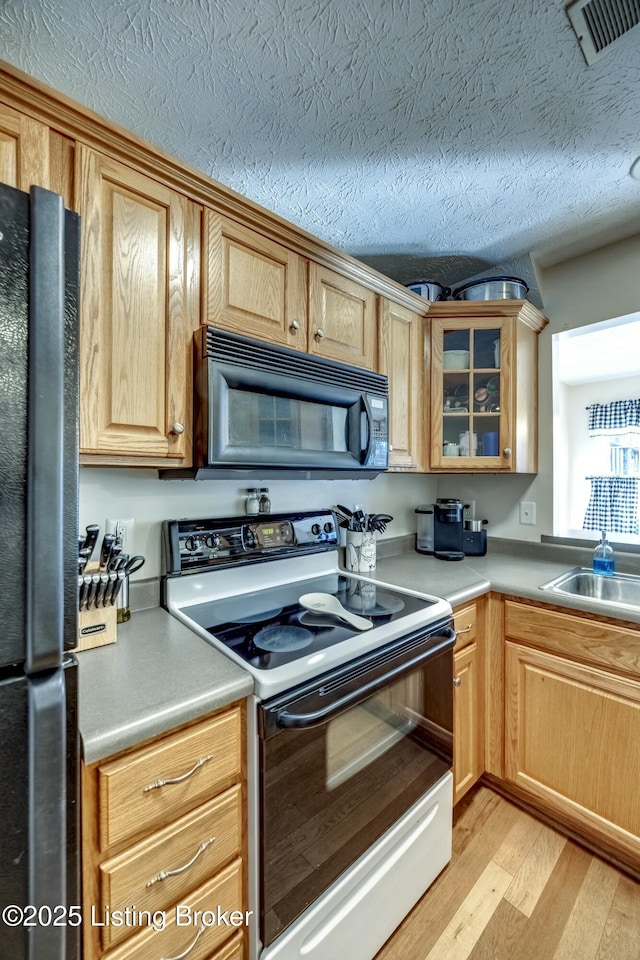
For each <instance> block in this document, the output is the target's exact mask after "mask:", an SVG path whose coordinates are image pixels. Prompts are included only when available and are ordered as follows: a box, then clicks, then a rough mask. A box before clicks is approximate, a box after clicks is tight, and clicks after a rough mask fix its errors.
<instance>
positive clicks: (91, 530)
mask: <svg viewBox="0 0 640 960" xmlns="http://www.w3.org/2000/svg"><path fill="white" fill-rule="evenodd" d="M86 529H87V535H86V537H85V538H84V549H85V550H88V551H89V559H91V554H92V553H93V551H94V549H95V546H96V543H97V542H98V534H99V533H100V527H99V525H98V524H97V523H90V524H89V525H88V526H87V528H86Z"/></svg>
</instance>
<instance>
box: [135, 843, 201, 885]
mask: <svg viewBox="0 0 640 960" xmlns="http://www.w3.org/2000/svg"><path fill="white" fill-rule="evenodd" d="M215 839H216V838H215V837H209V839H208V840H204V841H203V842H202V843H201V844H200V846H199V847H198V849H197V850H196V852H195V853H194V855H193V856H192V857H191V860H189V862H188V863H185V865H184V866H183V867H175V869H173V870H161V871H160V873H158V874H156V876H155V877H152V878H151V880H149V882H148V883H147V886H148V887H152V886H153V885H154V883H157V882H158V881H159V880H166V879H167V878H168V877H177V876H178V874H179V873H184V872H185V870H188V869H189V867H192V866H193V864H194V863H195V862H196V860H197V859H198V857H199V856H200V854H201V853H204V852H205V850H206V849H207V847H208V846H209V845H210V844H212V843H213V841H214V840H215Z"/></svg>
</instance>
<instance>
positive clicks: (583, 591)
mask: <svg viewBox="0 0 640 960" xmlns="http://www.w3.org/2000/svg"><path fill="white" fill-rule="evenodd" d="M540 589H541V590H549V591H550V592H551V593H561V594H564V596H566V597H579V598H582V599H584V600H595V601H596V602H597V603H602V604H610V605H612V606H616V607H627V608H630V609H632V610H639V611H640V576H635V575H634V574H631V573H614V574H612V575H611V576H603V575H602V574H598V573H594V572H593V571H592V570H589V569H588V567H574V569H573V570H569V571H568V572H567V573H563V574H562V575H561V576H560V577H556V578H555V579H554V580H549V582H548V583H543V584H542V586H541V587H540Z"/></svg>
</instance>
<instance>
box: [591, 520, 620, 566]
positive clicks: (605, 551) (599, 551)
mask: <svg viewBox="0 0 640 960" xmlns="http://www.w3.org/2000/svg"><path fill="white" fill-rule="evenodd" d="M614 568H615V555H614V553H613V549H612V547H611V546H610V544H609V543H608V541H607V533H606V530H603V531H602V536H601V538H600V543H599V544H598V546H597V547H596V548H595V550H594V551H593V572H594V573H600V574H603V575H604V576H606V577H610V576H611V574H612V573H613V571H614Z"/></svg>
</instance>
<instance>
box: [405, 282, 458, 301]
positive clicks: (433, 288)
mask: <svg viewBox="0 0 640 960" xmlns="http://www.w3.org/2000/svg"><path fill="white" fill-rule="evenodd" d="M405 286H407V287H408V288H409V290H412V291H413V292H414V293H417V294H418V295H419V296H421V297H424V298H425V299H426V300H446V299H447V297H448V296H449V294H450V293H451V288H450V287H444V286H443V285H442V284H441V283H438V281H437V280H412V281H411V283H407V284H405Z"/></svg>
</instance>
